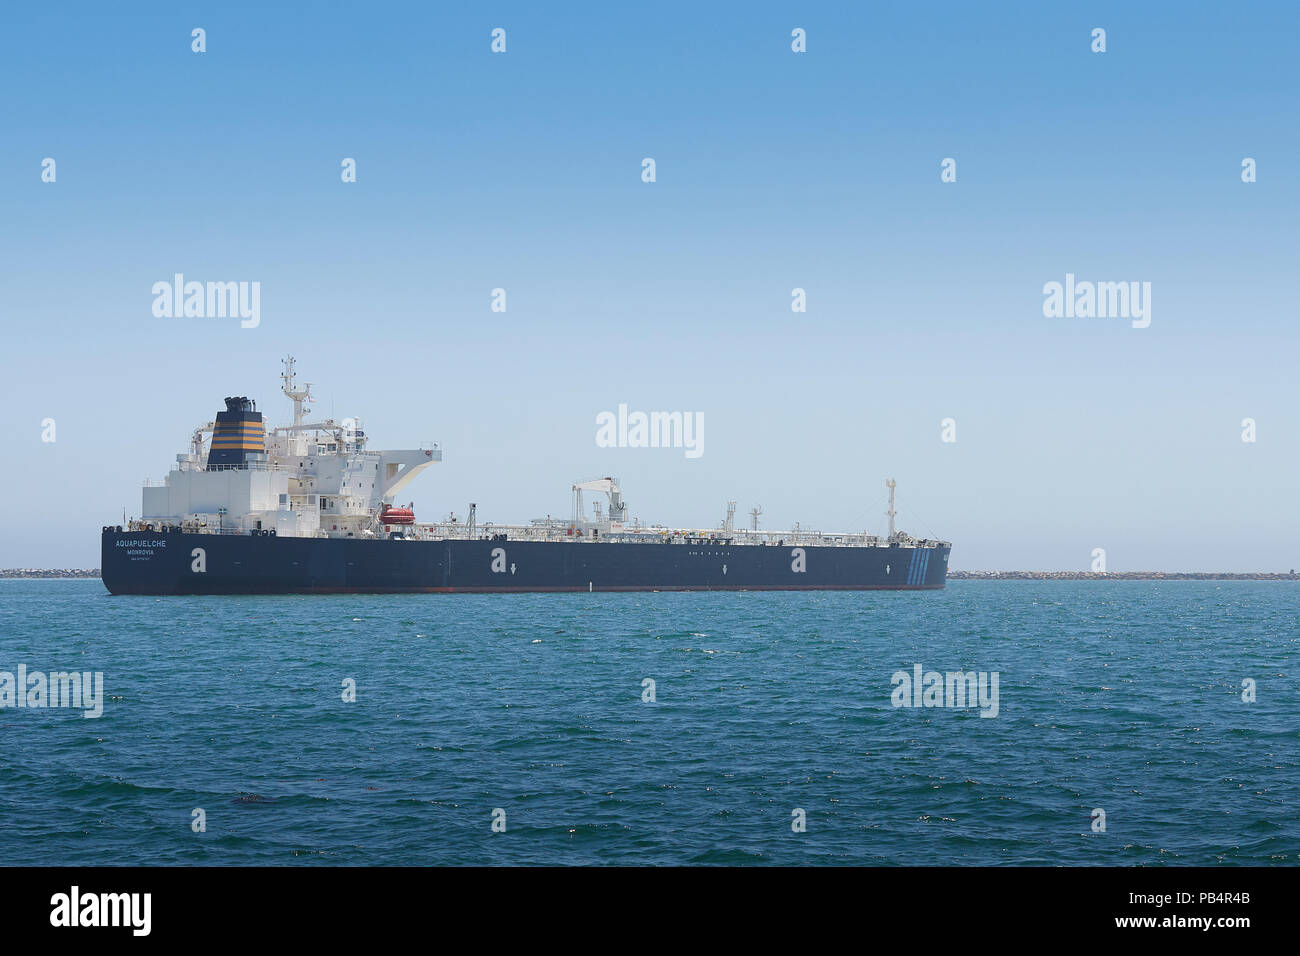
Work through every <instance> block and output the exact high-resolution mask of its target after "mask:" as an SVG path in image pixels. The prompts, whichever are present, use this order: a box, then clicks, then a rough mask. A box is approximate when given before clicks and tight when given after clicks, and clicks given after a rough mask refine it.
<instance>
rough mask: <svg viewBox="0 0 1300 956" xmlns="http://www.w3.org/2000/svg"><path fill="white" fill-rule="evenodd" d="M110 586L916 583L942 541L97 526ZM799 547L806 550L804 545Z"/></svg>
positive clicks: (932, 572) (402, 588) (851, 586)
mask: <svg viewBox="0 0 1300 956" xmlns="http://www.w3.org/2000/svg"><path fill="white" fill-rule="evenodd" d="M101 551H102V560H101V565H100V567H101V571H102V574H103V580H104V585H105V586H106V587H107V588H108V590H109V591H111V592H112V593H113V594H311V593H331V592H363V593H386V592H456V591H461V592H498V591H499V592H512V591H513V592H521V591H728V590H729V591H761V590H773V591H780V590H872V589H889V590H920V589H934V588H942V587H943V586H944V580H945V578H946V576H947V570H948V551H949V548H948V546H947V545H941V546H939V547H932V548H910V547H898V546H894V547H888V548H854V547H803V548H795V547H791V546H788V545H782V546H777V545H753V544H745V545H738V544H698V545H697V544H634V543H611V544H591V543H586V542H583V543H577V542H546V541H513V540H506V541H501V540H495V541H494V540H463V539H456V540H445V541H413V540H383V539H381V540H367V539H353V538H342V539H340V538H291V537H273V536H261V535H258V536H251V535H212V534H185V533H180V532H135V531H116V530H108V531H104V532H103V540H102V547H101ZM800 552H802V553H800Z"/></svg>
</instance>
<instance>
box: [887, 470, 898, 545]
mask: <svg viewBox="0 0 1300 956" xmlns="http://www.w3.org/2000/svg"><path fill="white" fill-rule="evenodd" d="M895 484H896V482H895V481H894V479H893V478H886V479H885V487H886V488H888V489H889V510H888V511H886V512H885V514H887V515H889V537H890V538H891V539H892V538H893V537H894V515H896V514H898V512H897V511H895V510H894V485H895Z"/></svg>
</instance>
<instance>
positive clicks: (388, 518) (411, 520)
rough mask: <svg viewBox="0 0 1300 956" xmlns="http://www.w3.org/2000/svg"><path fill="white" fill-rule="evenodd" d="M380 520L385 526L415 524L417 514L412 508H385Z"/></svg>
mask: <svg viewBox="0 0 1300 956" xmlns="http://www.w3.org/2000/svg"><path fill="white" fill-rule="evenodd" d="M379 520H380V521H382V522H383V523H384V524H415V512H414V511H412V510H411V509H410V508H385V509H384V510H383V513H382V514H380V516H379Z"/></svg>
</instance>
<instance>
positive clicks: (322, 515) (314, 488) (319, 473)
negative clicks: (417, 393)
mask: <svg viewBox="0 0 1300 956" xmlns="http://www.w3.org/2000/svg"><path fill="white" fill-rule="evenodd" d="M284 366H285V370H284V373H283V375H282V376H281V378H282V380H283V383H284V384H283V390H284V394H285V395H286V396H288V397H289V398H290V399H291V400H292V401H293V424H291V425H287V426H284V427H280V428H273V429H269V430H268V429H265V426H263V425H261V424H260V419H261V416H260V414H257V413H256V410H255V409H254V408H252V403H251V402H246V400H239V401H245V402H246V404H247V405H248V406H249V408H250V410H249V411H248V412H245V413H244V414H245V415H246V416H247V417H246V418H245V420H243V421H241V422H239V423H238V424H237V425H226V426H225V427H227V428H239V429H242V430H243V437H242V438H239V439H229V440H227V439H222V438H220V437H214V436H217V435H220V431H221V426H222V423H219V422H217V421H210V422H207V423H205V424H203V425H201V426H199V427H198V428H197V429H195V431H194V435H193V437H192V439H191V441H190V450H189V451H188V452H186V453H184V454H180V455H177V456H176V467H175V468H173V469H172V471H171V473H170V474H168V475H167V478H166V480H165V481H164V482H162V483H161V484H152V483H148V484H146V486H145V488H144V496H143V506H142V509H141V517H140V519H139V520H138V521H137V522H132V524H133V525H139V526H141V527H148V526H150V525H152V526H154V527H172V526H177V527H180V528H181V529H183V530H186V531H202V532H209V533H218V534H220V533H233V534H247V533H249V532H255V531H261V532H271V531H274V532H275V533H276V534H277V535H290V536H297V537H319V536H325V537H333V536H338V537H357V536H380V535H382V534H383V533H384V527H385V525H384V523H383V521H381V520H380V519H381V517H382V516H383V515H384V513H385V510H386V509H388V508H389V507H390V506H391V505H392V504H393V500H394V496H396V495H397V494H398V493H399V492H400V491H401V490H402V489H403V488H405V487H406V485H408V484H409V483H410V482H411V480H412V479H414V478H415V476H416V475H417V474H419V473H420V472H421V471H423V470H424V469H425V468H427V467H428V466H429V465H431V464H433V463H434V462H436V461H441V460H442V452H441V451H439V450H438V448H437V447H436V446H429V447H422V448H412V449H401V450H397V451H370V450H368V449H367V448H366V434H365V431H364V429H363V428H362V425H361V422H360V421H359V420H356V419H345V420H344V421H342V422H336V421H334V420H333V419H324V420H322V421H308V420H307V414H306V410H305V404H306V403H308V402H311V401H313V399H312V397H311V384H310V383H304V385H303V386H302V387H301V388H299V387H298V386H297V385H296V383H295V381H294V360H293V357H292V356H290V357H288V358H286V359H285V360H284ZM231 401H236V400H230V401H228V402H227V405H228V407H229V406H230V405H231ZM235 414H238V413H235ZM254 417H256V419H257V421H256V422H254V421H253V418H254ZM259 432H260V434H258V433H259ZM223 441H241V442H247V443H248V444H244V445H242V446H240V447H241V448H242V449H246V450H241V451H238V452H237V455H236V456H237V457H239V458H241V459H242V460H240V461H238V462H236V463H233V464H217V463H214V461H213V458H214V454H213V449H214V447H216V446H219V445H220V444H221V443H222V442H223ZM214 443H216V444H215V445H214ZM259 444H260V448H258V445H259ZM254 448H258V450H256V451H254V450H252V449H254ZM262 449H264V451H262ZM216 457H219V456H216Z"/></svg>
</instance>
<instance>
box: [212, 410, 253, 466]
mask: <svg viewBox="0 0 1300 956" xmlns="http://www.w3.org/2000/svg"><path fill="white" fill-rule="evenodd" d="M265 459H266V426H265V425H264V424H263V423H262V413H261V412H259V411H258V410H257V405H256V403H255V402H254V401H253V400H252V399H251V398H244V397H243V396H240V397H239V398H227V399H226V410H225V411H224V412H217V422H216V427H215V428H214V429H213V431H212V450H211V451H210V452H209V453H208V470H209V471H215V470H216V469H217V468H218V467H222V466H224V467H227V468H231V467H233V468H238V467H240V466H242V465H244V464H245V463H246V462H249V461H263V460H265Z"/></svg>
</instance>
